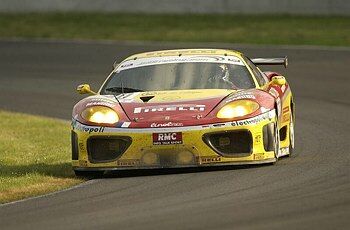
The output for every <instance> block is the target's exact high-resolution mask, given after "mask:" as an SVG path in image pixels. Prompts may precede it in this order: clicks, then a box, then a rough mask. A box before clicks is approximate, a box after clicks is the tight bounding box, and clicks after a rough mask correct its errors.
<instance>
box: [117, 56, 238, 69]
mask: <svg viewBox="0 0 350 230" xmlns="http://www.w3.org/2000/svg"><path fill="white" fill-rule="evenodd" d="M196 62H204V63H205V62H207V63H220V64H221V63H222V64H234V65H242V66H243V65H244V64H243V62H242V61H241V60H240V59H239V58H237V57H234V56H220V55H210V56H205V55H203V56H202V55H193V56H190V55H184V56H178V55H177V56H167V57H152V58H140V59H136V60H128V61H126V62H124V63H123V64H122V65H120V66H119V67H118V69H117V72H120V71H123V70H126V69H131V68H136V67H141V66H150V65H159V64H171V63H196Z"/></svg>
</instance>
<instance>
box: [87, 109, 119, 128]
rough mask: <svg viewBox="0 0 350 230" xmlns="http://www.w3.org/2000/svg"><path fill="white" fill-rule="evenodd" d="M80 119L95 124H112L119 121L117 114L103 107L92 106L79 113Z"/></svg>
mask: <svg viewBox="0 0 350 230" xmlns="http://www.w3.org/2000/svg"><path fill="white" fill-rule="evenodd" d="M81 116H82V118H84V119H85V120H87V121H90V122H93V123H97V124H101V123H104V124H114V123H117V122H118V121H119V116H118V114H117V113H116V112H115V111H114V110H113V109H111V108H108V107H105V106H92V107H88V108H86V109H85V110H84V111H83V112H82V113H81Z"/></svg>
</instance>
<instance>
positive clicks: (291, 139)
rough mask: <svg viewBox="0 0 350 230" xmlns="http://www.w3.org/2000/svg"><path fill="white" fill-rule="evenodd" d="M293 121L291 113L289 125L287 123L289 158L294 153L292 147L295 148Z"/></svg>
mask: <svg viewBox="0 0 350 230" xmlns="http://www.w3.org/2000/svg"><path fill="white" fill-rule="evenodd" d="M294 131H295V130H294V119H293V113H290V123H289V154H288V156H291V155H292V154H293V152H294V146H295V133H294Z"/></svg>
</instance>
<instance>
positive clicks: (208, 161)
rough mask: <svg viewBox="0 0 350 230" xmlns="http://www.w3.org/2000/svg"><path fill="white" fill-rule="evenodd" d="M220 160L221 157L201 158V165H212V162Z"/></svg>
mask: <svg viewBox="0 0 350 230" xmlns="http://www.w3.org/2000/svg"><path fill="white" fill-rule="evenodd" d="M221 160H222V158H221V157H219V156H218V157H201V162H202V163H212V162H220V161H221Z"/></svg>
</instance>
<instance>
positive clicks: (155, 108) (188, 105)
mask: <svg viewBox="0 0 350 230" xmlns="http://www.w3.org/2000/svg"><path fill="white" fill-rule="evenodd" d="M232 92H234V91H233V90H226V89H206V90H171V91H154V92H136V93H128V94H123V95H118V96H117V100H118V101H119V103H120V105H121V106H122V108H123V110H124V112H125V113H126V115H127V116H128V117H129V119H130V120H131V121H135V122H145V121H148V122H157V121H183V120H192V119H198V118H201V117H205V116H206V115H208V114H209V113H210V112H211V111H212V110H213V109H214V108H215V107H216V105H218V104H219V103H220V102H221V101H222V100H223V99H224V98H225V97H227V96H228V95H230V94H231V93H232Z"/></svg>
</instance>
